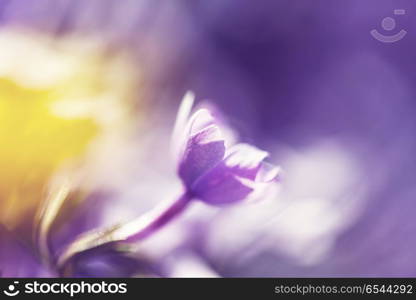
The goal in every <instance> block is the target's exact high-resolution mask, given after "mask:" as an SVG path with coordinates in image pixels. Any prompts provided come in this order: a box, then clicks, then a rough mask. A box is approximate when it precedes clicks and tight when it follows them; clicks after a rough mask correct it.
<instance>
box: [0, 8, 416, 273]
mask: <svg viewBox="0 0 416 300" xmlns="http://www.w3.org/2000/svg"><path fill="white" fill-rule="evenodd" d="M395 8H404V9H406V15H405V16H400V17H398V16H397V17H396V20H397V26H398V28H399V29H400V28H403V29H405V30H407V31H408V34H407V36H406V37H405V38H404V39H403V40H401V41H399V42H397V43H394V44H383V43H380V42H377V41H375V40H374V39H373V38H372V37H371V36H370V34H369V31H370V30H371V29H373V28H377V29H379V30H380V22H381V20H382V18H384V17H386V16H392V17H393V14H392V11H393V9H395ZM0 22H1V26H3V27H8V26H10V27H11V26H26V27H30V28H34V29H38V30H40V31H44V32H49V33H51V34H56V35H64V34H66V33H69V32H73V31H76V32H94V34H96V35H98V36H100V37H101V38H102V39H104V40H107V41H108V42H109V43H114V44H117V45H120V44H121V45H124V46H125V47H128V48H131V49H133V50H134V53H135V54H136V55H137V57H136V58H137V61H138V64H139V65H140V67H141V68H142V72H143V74H145V78H144V80H145V84H144V89H145V91H146V97H147V101H148V102H149V103H150V104H151V105H152V106H154V107H155V108H157V107H171V108H172V110H173V109H174V108H175V107H177V105H178V102H179V99H180V98H181V96H182V95H183V94H184V92H185V91H186V90H188V89H191V90H193V91H194V92H195V93H196V94H197V95H198V98H207V99H212V101H214V102H215V103H216V104H217V105H218V107H219V108H220V109H221V110H222V111H223V112H224V115H226V116H227V117H228V118H229V119H230V123H231V125H232V126H233V127H234V128H236V130H237V131H238V132H240V134H241V138H242V139H243V140H244V141H247V142H250V143H253V144H255V145H257V146H259V147H262V148H264V149H266V150H272V149H271V147H273V146H272V145H274V144H275V143H276V142H277V141H278V142H279V143H284V144H288V145H291V147H293V148H295V149H302V148H303V147H306V146H307V145H309V144H312V143H313V142H314V141H315V140H319V139H322V138H330V139H333V140H339V141H342V142H343V143H346V144H347V145H348V147H349V148H350V149H351V151H355V152H357V153H359V161H360V164H361V165H362V167H363V169H364V170H365V182H363V184H365V185H367V186H370V187H371V189H370V190H371V192H370V193H369V194H368V195H367V198H368V199H366V200H367V201H366V204H365V207H364V212H363V213H362V215H361V216H360V217H359V218H358V220H357V221H356V222H355V223H354V224H352V225H351V226H350V227H349V228H348V229H347V230H345V231H344V232H342V234H341V235H340V236H338V238H337V241H336V244H335V246H334V248H333V249H332V250H331V252H330V255H329V256H328V257H327V258H326V260H325V261H324V262H323V263H320V264H318V265H315V266H310V267H306V266H299V265H297V264H296V263H294V262H292V261H290V260H288V259H286V258H285V257H280V256H279V255H278V254H276V253H273V252H267V251H266V252H264V253H263V252H262V253H258V254H257V255H256V256H255V257H252V258H251V259H250V260H249V261H246V262H245V263H244V264H239V265H235V264H233V263H232V262H230V263H229V264H226V265H225V266H222V270H221V275H223V276H416V221H415V210H416V202H415V201H416V184H415V183H416V175H415V170H416V159H415V153H416V138H415V136H416V118H415V114H416V102H415V101H416V84H415V83H416V72H415V67H416V58H415V50H416V4H415V3H414V1H411V0H408V1H387V0H382V1H381V0H377V1H375V0H372V1H370V0H367V1H361V0H350V1H341V0H338V1H331V0H315V1H310V0H290V1H289V0H279V1H248V0H239V1H237V0H229V1H221V0H212V1H191V0H189V1H151V0H143V1H116V0H98V1H97V0H93V1H46V0H45V1H43V0H39V1H25V0H14V1H0ZM149 45H150V46H149ZM0 51H1V50H0ZM274 160H275V161H279V157H275V159H274ZM351 192H352V193H353V192H354V191H351ZM210 264H211V265H212V266H214V267H215V261H211V262H210Z"/></svg>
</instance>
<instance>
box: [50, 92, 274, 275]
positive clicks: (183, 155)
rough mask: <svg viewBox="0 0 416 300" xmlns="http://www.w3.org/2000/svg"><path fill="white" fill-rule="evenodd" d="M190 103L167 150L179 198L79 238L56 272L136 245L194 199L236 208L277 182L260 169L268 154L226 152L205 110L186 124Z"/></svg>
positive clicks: (240, 148) (189, 97)
mask: <svg viewBox="0 0 416 300" xmlns="http://www.w3.org/2000/svg"><path fill="white" fill-rule="evenodd" d="M193 101H194V96H193V94H191V93H187V94H186V95H185V97H184V99H183V101H182V104H181V107H180V109H179V112H178V117H177V120H176V124H175V127H174V131H173V144H172V148H173V150H174V153H175V154H176V155H179V163H178V175H179V177H180V179H181V180H182V182H183V185H184V191H183V193H182V195H181V196H180V197H178V198H177V199H176V200H174V201H169V202H167V203H161V205H160V206H157V207H156V208H155V209H153V210H151V211H150V212H148V213H147V214H145V215H143V216H141V217H139V218H138V219H136V220H133V221H131V222H129V223H126V224H121V225H116V226H114V227H113V228H107V229H104V230H102V229H101V230H93V231H91V232H87V233H85V234H83V235H81V236H80V237H79V238H78V239H77V240H75V241H74V242H73V243H72V244H71V245H69V247H68V248H66V249H65V250H64V251H63V253H62V254H61V255H60V257H59V258H58V261H57V264H58V267H59V268H60V270H61V272H63V273H65V272H66V270H67V269H68V268H70V266H68V264H69V265H70V264H71V262H73V261H77V260H78V259H79V257H82V256H83V253H85V252H86V251H90V250H91V249H100V248H101V247H105V245H107V244H113V245H115V246H117V243H118V242H121V243H135V242H137V241H139V240H142V239H144V238H146V237H148V236H150V235H153V234H154V233H155V232H156V231H158V230H159V229H161V228H162V227H163V226H165V225H166V224H168V223H169V222H170V221H171V220H172V219H174V218H175V217H176V216H178V215H179V214H181V213H183V212H184V210H185V209H186V208H187V207H188V205H189V204H190V203H191V202H192V200H194V199H199V200H202V201H203V202H204V203H207V204H210V205H222V204H231V203H235V202H238V201H241V200H243V199H245V198H247V197H248V196H249V195H250V194H251V193H252V192H254V191H256V190H257V189H262V188H264V185H268V184H270V183H271V182H273V181H274V180H275V179H276V178H277V177H276V176H277V174H278V168H277V167H274V166H272V167H266V166H265V165H263V160H264V159H265V158H266V157H267V155H268V154H267V152H264V151H261V150H259V149H257V148H255V147H253V146H250V145H246V144H237V145H235V146H232V147H230V148H228V149H226V147H225V140H224V139H223V138H222V137H221V135H220V129H219V127H218V124H217V123H216V122H215V119H214V118H213V116H212V114H211V113H210V112H209V111H208V110H206V109H201V110H198V111H197V112H196V113H195V114H194V115H193V116H192V117H191V118H188V115H189V112H190V111H191V108H192V105H193ZM183 125H184V126H183ZM183 130H185V131H183ZM176 139H178V140H176ZM176 158H178V156H176Z"/></svg>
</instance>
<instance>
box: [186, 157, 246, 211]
mask: <svg viewBox="0 0 416 300" xmlns="http://www.w3.org/2000/svg"><path fill="white" fill-rule="evenodd" d="M253 190H254V182H253V181H251V180H249V179H247V178H242V177H239V176H236V174H235V173H234V170H233V169H231V168H229V167H227V166H226V165H225V164H224V163H223V162H221V163H220V164H218V165H217V166H216V167H215V168H213V169H211V170H210V171H209V172H208V173H206V174H205V175H204V176H202V177H201V178H199V179H198V180H197V182H195V184H194V186H193V187H192V189H191V192H192V193H194V195H195V197H197V198H198V199H200V200H202V201H204V202H206V203H208V204H212V205H221V204H229V203H234V202H237V201H241V200H243V199H244V198H246V197H247V196H248V195H249V194H250V193H251V192H252V191H253Z"/></svg>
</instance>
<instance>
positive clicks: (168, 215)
mask: <svg viewBox="0 0 416 300" xmlns="http://www.w3.org/2000/svg"><path fill="white" fill-rule="evenodd" d="M191 200H192V196H190V195H189V194H188V193H184V194H183V195H182V196H180V197H179V198H178V199H177V200H176V201H174V202H172V203H168V204H167V205H166V204H164V203H162V205H161V206H160V207H156V208H155V209H154V210H152V211H150V212H149V214H148V215H144V216H142V217H140V218H139V219H137V220H135V221H133V222H131V223H130V224H128V225H127V226H128V227H129V228H131V230H132V231H134V233H133V234H130V235H129V236H128V237H126V238H125V239H124V241H125V242H128V243H134V242H137V241H139V240H142V239H144V238H146V237H147V236H149V235H151V234H153V233H155V232H156V231H158V230H159V229H161V228H162V227H163V226H164V225H166V224H167V223H168V222H169V221H171V220H172V219H173V218H175V217H176V216H178V215H179V214H180V213H182V212H183V211H184V210H185V208H186V207H187V206H188V204H189V203H190V202H191ZM126 229H127V228H126ZM127 230H128V229H127Z"/></svg>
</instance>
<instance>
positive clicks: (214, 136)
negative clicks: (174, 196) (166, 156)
mask: <svg viewBox="0 0 416 300" xmlns="http://www.w3.org/2000/svg"><path fill="white" fill-rule="evenodd" d="M224 154H225V146H224V140H223V139H222V137H221V133H220V130H219V128H218V127H217V126H215V125H209V126H208V127H206V128H205V129H203V130H201V131H199V132H198V133H197V134H195V135H194V136H192V137H191V138H190V139H189V140H188V142H187V145H186V147H185V151H184V153H183V156H182V159H181V161H180V164H179V169H178V173H179V177H180V178H181V179H182V180H183V182H184V183H185V185H186V186H187V187H190V186H192V184H193V183H194V182H195V181H196V180H197V179H198V178H199V177H200V176H202V175H203V174H204V173H206V172H207V171H208V170H210V169H211V168H213V167H215V166H216V165H217V164H218V163H219V162H220V161H221V160H222V159H223V158H224Z"/></svg>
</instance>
